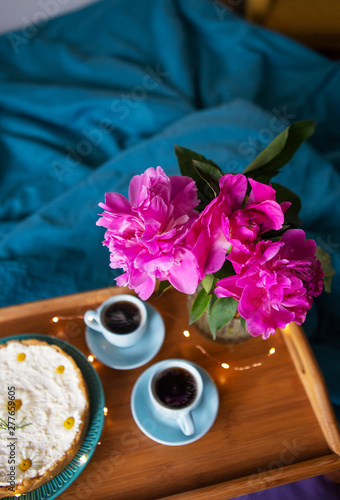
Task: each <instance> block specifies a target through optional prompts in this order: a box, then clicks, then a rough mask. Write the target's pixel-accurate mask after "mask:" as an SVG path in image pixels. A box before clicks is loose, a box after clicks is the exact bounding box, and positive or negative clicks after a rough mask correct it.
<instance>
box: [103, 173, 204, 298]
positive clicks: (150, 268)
mask: <svg viewBox="0 0 340 500" xmlns="http://www.w3.org/2000/svg"><path fill="white" fill-rule="evenodd" d="M197 205H198V200H197V189H196V185H195V182H194V181H193V180H192V179H190V178H189V177H184V176H180V175H173V176H171V177H167V176H166V174H165V173H164V171H163V169H162V168H161V167H157V169H156V170H155V169H154V168H149V169H147V170H146V171H145V172H144V173H143V174H142V175H136V176H134V177H133V178H132V179H131V182H130V186H129V200H127V199H126V198H125V197H124V196H123V195H121V194H119V193H106V195H105V204H104V203H100V204H99V206H100V207H101V208H103V209H104V210H105V212H104V213H103V214H102V215H101V218H100V219H99V220H98V221H97V225H98V226H104V227H106V228H107V231H106V233H105V240H104V242H103V244H104V245H106V246H107V247H108V248H109V250H110V253H111V256H110V266H111V267H112V268H114V269H118V268H122V269H123V270H124V271H125V273H124V274H122V275H121V276H119V277H118V278H117V279H116V281H117V285H118V286H126V285H127V286H128V287H129V288H133V289H134V290H135V291H136V292H137V293H138V295H139V297H140V298H141V299H143V300H147V299H148V298H149V297H150V295H151V294H152V293H153V291H154V289H155V284H156V279H159V280H161V281H164V280H168V281H169V282H170V283H171V284H172V285H173V286H174V287H175V288H177V289H178V290H180V291H181V292H184V293H187V294H192V293H194V292H195V290H196V287H197V284H198V281H199V275H198V269H197V262H196V258H195V257H194V255H193V254H192V252H191V251H190V249H189V248H188V247H187V246H186V243H185V236H186V234H187V232H188V231H189V229H190V228H191V226H192V224H193V222H194V221H195V220H196V219H197V217H198V212H196V211H195V210H194V209H195V207H196V206H197Z"/></svg>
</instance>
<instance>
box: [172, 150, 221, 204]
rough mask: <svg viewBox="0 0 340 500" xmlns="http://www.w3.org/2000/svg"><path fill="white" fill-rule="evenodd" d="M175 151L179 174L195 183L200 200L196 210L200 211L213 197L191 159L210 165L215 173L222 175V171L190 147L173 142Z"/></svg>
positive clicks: (211, 191)
mask: <svg viewBox="0 0 340 500" xmlns="http://www.w3.org/2000/svg"><path fill="white" fill-rule="evenodd" d="M175 153H176V156H177V160H178V164H179V168H180V171H181V174H182V175H186V176H188V177H191V178H192V179H193V180H194V181H195V183H196V186H197V196H198V198H199V200H200V201H201V203H200V204H199V206H198V207H197V208H196V210H198V211H199V212H200V211H202V210H203V209H204V207H206V206H207V205H208V204H209V203H210V201H211V200H212V199H213V198H214V192H213V190H212V189H211V188H210V187H209V185H208V184H207V183H206V181H205V180H204V179H202V177H201V176H200V174H199V173H198V171H197V169H196V168H195V167H194V164H193V160H197V161H198V162H201V163H204V164H208V165H210V166H211V167H212V168H214V170H215V171H216V175H218V172H219V173H220V174H221V175H222V171H221V169H220V167H218V166H217V165H216V163H214V162H213V161H212V160H208V159H207V158H205V157H204V156H203V155H201V154H199V153H195V152H194V151H191V150H190V149H187V148H183V147H182V146H178V145H177V144H175Z"/></svg>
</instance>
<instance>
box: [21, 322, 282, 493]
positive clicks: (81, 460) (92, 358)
mask: <svg viewBox="0 0 340 500" xmlns="http://www.w3.org/2000/svg"><path fill="white" fill-rule="evenodd" d="M169 316H170V317H171V318H172V319H173V320H175V321H176V322H178V319H177V318H175V317H174V316H172V315H170V314H169ZM83 317H84V316H83V315H72V316H53V318H52V319H51V322H52V323H59V321H65V320H73V319H83ZM182 334H183V336H184V337H185V338H186V339H190V337H191V334H190V332H189V330H184V331H183V332H182ZM195 348H196V349H198V350H199V351H200V352H201V353H202V354H203V355H204V356H205V357H207V358H208V359H209V360H210V361H212V362H214V363H216V364H217V365H219V366H220V367H221V368H222V369H223V370H229V369H231V370H235V371H243V370H250V369H252V368H258V367H260V366H262V364H263V363H262V362H261V361H259V362H255V363H251V364H249V365H245V366H230V364H229V363H227V362H225V361H223V362H221V361H220V360H219V359H217V358H215V357H214V356H212V355H211V354H210V353H209V352H208V351H207V350H206V349H205V348H204V347H203V346H201V345H200V344H196V345H195ZM275 352H276V350H275V347H271V348H270V349H269V351H268V352H267V354H266V356H272V355H273V354H275ZM87 359H88V361H89V362H90V363H94V361H95V360H96V356H95V355H94V354H92V353H91V354H89V355H88V356H87ZM108 412H109V410H108V408H107V407H106V406H104V408H103V414H104V417H107V415H108ZM97 445H101V441H98V443H97ZM87 460H88V456H87V455H82V456H81V457H80V458H79V459H78V463H79V466H82V465H84V464H86V462H87ZM15 496H16V497H20V496H21V495H15Z"/></svg>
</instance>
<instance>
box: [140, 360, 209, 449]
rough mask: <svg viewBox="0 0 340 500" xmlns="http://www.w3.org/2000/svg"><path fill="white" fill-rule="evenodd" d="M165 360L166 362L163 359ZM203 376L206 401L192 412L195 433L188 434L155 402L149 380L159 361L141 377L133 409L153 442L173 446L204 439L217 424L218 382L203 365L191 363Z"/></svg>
mask: <svg viewBox="0 0 340 500" xmlns="http://www.w3.org/2000/svg"><path fill="white" fill-rule="evenodd" d="M161 363H162V361H161ZM191 364H192V365H193V366H195V368H197V370H198V371H199V372H200V374H201V376H202V379H203V394H202V400H201V402H200V404H199V405H198V407H197V408H195V409H194V410H193V412H192V417H193V421H194V425H195V432H194V434H192V435H191V436H185V435H184V434H183V432H182V431H181V430H180V428H179V426H178V424H177V423H176V422H175V421H171V420H166V419H164V417H162V416H160V415H159V414H158V413H157V412H156V411H155V409H154V407H153V406H152V404H151V400H150V396H149V392H148V382H149V379H150V377H152V376H153V374H154V373H155V371H156V370H157V368H158V365H159V363H156V364H154V365H152V366H150V367H149V368H148V369H147V370H145V372H144V373H142V375H141V376H140V377H139V378H138V380H137V382H136V383H135V385H134V388H133V391H132V394H131V411H132V415H133V418H134V420H135V422H136V424H137V425H138V427H139V428H140V430H141V431H142V432H143V433H144V434H145V435H146V436H148V437H149V438H150V439H152V440H153V441H156V442H157V443H161V444H166V445H169V446H180V445H184V444H189V443H193V442H194V441H197V439H200V438H201V437H202V436H204V434H206V433H207V432H208V430H209V429H210V428H211V426H212V425H213V423H214V421H215V418H216V415H217V412H218V407H219V397H218V392H217V388H216V386H215V383H214V382H213V380H212V379H211V378H210V376H209V375H208V374H207V372H206V371H205V370H203V368H201V367H200V366H198V365H196V364H194V363H191Z"/></svg>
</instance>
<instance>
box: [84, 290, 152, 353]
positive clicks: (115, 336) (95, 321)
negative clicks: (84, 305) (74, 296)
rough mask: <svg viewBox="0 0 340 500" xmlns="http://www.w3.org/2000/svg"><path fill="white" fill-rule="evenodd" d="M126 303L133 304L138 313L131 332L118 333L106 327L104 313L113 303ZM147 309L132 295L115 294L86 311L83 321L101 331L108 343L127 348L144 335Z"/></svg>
mask: <svg viewBox="0 0 340 500" xmlns="http://www.w3.org/2000/svg"><path fill="white" fill-rule="evenodd" d="M119 303H128V304H131V305H133V306H135V307H136V308H137V309H138V311H139V314H140V321H139V324H138V326H137V327H136V328H135V329H134V330H133V331H131V332H128V333H119V332H115V331H112V328H111V326H110V328H109V327H108V323H107V321H106V319H105V314H106V312H107V310H108V308H109V307H111V306H112V305H113V304H117V306H119ZM147 319H148V318H147V310H146V307H145V304H144V302H142V301H141V300H140V299H139V298H137V297H135V296H134V295H128V294H126V295H115V296H113V297H110V298H109V299H108V300H106V301H105V302H103V303H102V304H101V305H100V306H99V307H98V308H97V309H95V310H89V311H86V313H85V315H84V321H85V323H86V325H87V326H88V327H90V328H92V329H94V330H97V331H98V332H101V333H102V334H103V335H104V337H105V338H106V340H107V341H108V342H110V344H113V345H115V346H116V347H120V348H127V347H131V346H133V345H135V344H136V343H137V342H138V341H139V340H140V339H141V338H142V336H143V335H144V333H145V331H146V328H147Z"/></svg>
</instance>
